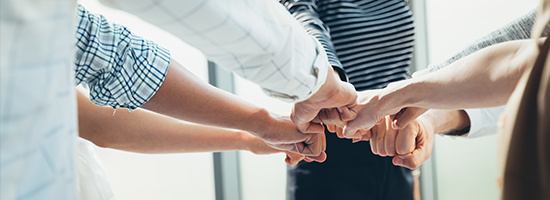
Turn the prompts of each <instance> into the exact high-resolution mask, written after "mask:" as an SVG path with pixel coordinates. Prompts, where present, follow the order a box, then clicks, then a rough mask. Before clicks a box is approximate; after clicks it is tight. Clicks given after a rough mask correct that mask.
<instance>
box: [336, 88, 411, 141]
mask: <svg viewBox="0 0 550 200" xmlns="http://www.w3.org/2000/svg"><path fill="white" fill-rule="evenodd" d="M407 84H408V81H407V80H403V81H398V82H394V83H391V84H389V85H388V86H387V87H386V88H384V89H378V90H367V91H362V92H358V98H357V102H358V103H357V105H356V106H355V107H354V110H355V111H356V112H357V116H356V118H355V119H353V120H351V121H349V122H348V123H347V125H346V126H345V128H344V129H343V132H344V136H345V137H346V138H351V139H356V140H357V139H361V138H362V134H361V132H363V131H361V130H362V129H364V130H370V129H371V128H372V127H373V126H375V125H376V124H378V123H379V122H380V121H381V120H382V119H383V118H384V117H385V116H388V115H390V116H392V115H396V114H397V113H398V112H399V111H400V110H401V109H403V108H405V107H406V106H407V100H408V98H407V97H408V96H410V95H411V94H408V93H404V92H403V91H402V90H400V88H403V87H404V86H405V85H407ZM407 121H410V119H409V118H407Z"/></svg>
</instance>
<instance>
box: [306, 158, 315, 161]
mask: <svg viewBox="0 0 550 200" xmlns="http://www.w3.org/2000/svg"><path fill="white" fill-rule="evenodd" d="M304 160H305V161H306V162H313V160H311V159H308V158H304Z"/></svg>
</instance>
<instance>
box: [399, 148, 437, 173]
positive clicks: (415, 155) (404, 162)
mask: <svg viewBox="0 0 550 200" xmlns="http://www.w3.org/2000/svg"><path fill="white" fill-rule="evenodd" d="M428 157H429V156H426V155H424V153H423V152H421V151H419V150H415V151H413V152H412V153H409V154H406V155H398V156H395V157H393V160H392V163H393V164H394V165H396V166H401V167H406V168H409V169H416V168H418V167H420V165H422V163H424V161H426V160H427V159H428Z"/></svg>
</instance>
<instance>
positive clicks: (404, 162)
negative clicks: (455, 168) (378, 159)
mask: <svg viewBox="0 0 550 200" xmlns="http://www.w3.org/2000/svg"><path fill="white" fill-rule="evenodd" d="M432 148H433V138H431V137H429V135H426V134H424V133H423V132H421V134H419V135H418V138H417V139H416V148H415V149H414V150H413V151H412V152H411V153H408V154H405V155H398V156H395V157H394V158H393V161H392V162H393V164H394V165H397V166H402V167H406V168H409V169H416V168H418V167H420V165H422V163H424V162H425V161H426V160H428V158H430V155H431V154H432Z"/></svg>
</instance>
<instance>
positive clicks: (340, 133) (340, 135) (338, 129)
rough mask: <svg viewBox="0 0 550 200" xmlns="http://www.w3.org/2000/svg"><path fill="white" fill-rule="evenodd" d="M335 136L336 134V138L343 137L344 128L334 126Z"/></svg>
mask: <svg viewBox="0 0 550 200" xmlns="http://www.w3.org/2000/svg"><path fill="white" fill-rule="evenodd" d="M336 136H338V138H345V136H344V128H342V127H336Z"/></svg>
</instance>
